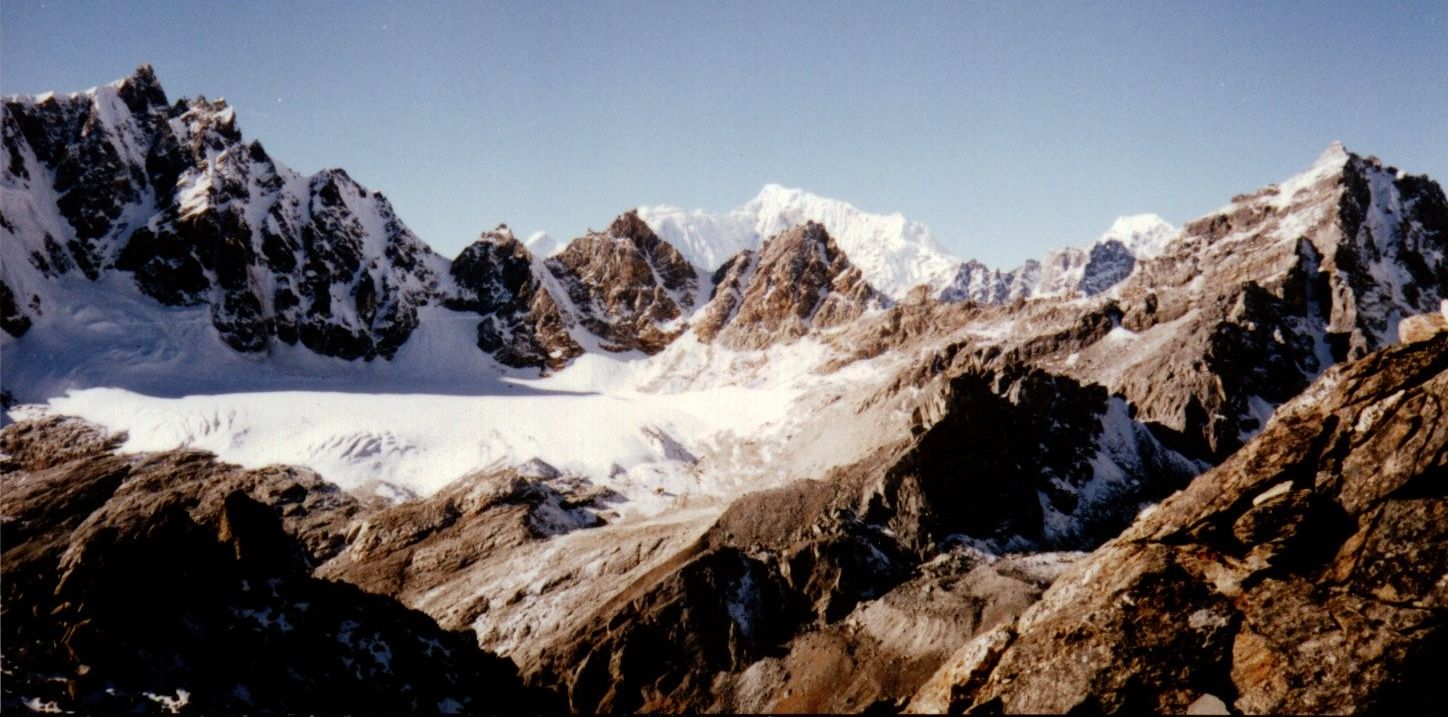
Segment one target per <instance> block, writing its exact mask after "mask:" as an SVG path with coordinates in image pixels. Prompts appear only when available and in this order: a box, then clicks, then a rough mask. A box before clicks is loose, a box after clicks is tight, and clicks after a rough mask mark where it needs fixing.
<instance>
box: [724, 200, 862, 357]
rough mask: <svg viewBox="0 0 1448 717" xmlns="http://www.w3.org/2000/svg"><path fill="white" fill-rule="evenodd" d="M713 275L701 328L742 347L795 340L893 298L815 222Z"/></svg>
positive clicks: (746, 254)
mask: <svg viewBox="0 0 1448 717" xmlns="http://www.w3.org/2000/svg"><path fill="white" fill-rule="evenodd" d="M714 279H715V289H714V295H713V297H711V299H710V301H709V303H708V304H706V305H705V307H704V308H703V309H702V310H701V311H700V315H699V318H698V320H697V322H696V326H697V328H696V331H697V333H698V335H699V337H700V338H701V339H702V340H705V341H717V342H719V343H721V344H723V345H725V346H729V347H731V348H737V349H758V348H764V347H765V346H768V345H770V344H773V343H782V342H789V341H793V340H795V339H798V338H800V337H801V336H804V335H805V334H807V333H809V332H810V331H811V330H816V329H828V328H831V327H835V326H840V325H842V324H844V323H847V322H849V321H851V320H854V319H856V318H859V317H860V316H861V315H862V314H864V313H865V312H866V311H868V310H869V309H871V308H878V307H881V306H884V305H887V304H888V303H889V300H888V299H887V298H886V297H885V296H884V295H883V294H881V293H879V292H878V291H875V289H873V288H872V287H871V286H870V285H869V284H868V283H866V282H865V280H864V277H863V276H862V275H861V274H860V270H859V269H857V268H855V267H854V266H853V265H851V264H850V260H849V258H848V257H846V256H845V254H844V252H842V251H840V248H839V247H838V246H837V245H836V244H835V242H834V240H833V239H832V238H830V235H829V233H828V232H826V231H825V228H824V226H823V225H821V224H817V223H815V222H807V223H805V224H803V225H801V226H797V227H795V228H793V229H790V230H788V231H785V232H783V233H780V234H779V235H777V236H775V237H773V238H771V239H769V240H768V241H766V242H765V243H764V246H763V247H762V248H761V249H760V250H759V252H758V253H755V252H753V251H745V252H742V253H740V254H739V255H737V256H735V257H734V258H732V259H730V260H729V261H728V262H726V263H725V264H724V266H722V267H720V269H719V271H718V272H716V275H715V277H714Z"/></svg>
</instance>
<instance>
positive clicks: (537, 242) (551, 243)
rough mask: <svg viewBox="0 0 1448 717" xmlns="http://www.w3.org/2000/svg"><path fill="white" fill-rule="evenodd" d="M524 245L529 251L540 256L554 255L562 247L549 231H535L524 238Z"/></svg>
mask: <svg viewBox="0 0 1448 717" xmlns="http://www.w3.org/2000/svg"><path fill="white" fill-rule="evenodd" d="M523 246H526V247H528V251H530V252H532V253H533V256H536V257H540V258H547V257H550V256H553V255H554V254H557V253H558V250H559V249H560V248H561V247H560V246H559V244H558V240H557V239H554V238H553V235H551V234H549V233H548V232H533V233H532V234H530V235H529V236H528V238H527V239H524V240H523Z"/></svg>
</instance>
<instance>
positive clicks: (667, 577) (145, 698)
mask: <svg viewBox="0 0 1448 717" xmlns="http://www.w3.org/2000/svg"><path fill="white" fill-rule="evenodd" d="M117 443H118V438H117V437H115V436H106V435H104V434H103V433H102V432H99V431H97V430H96V429H94V428H93V427H90V426H87V425H85V424H83V423H81V422H79V421H76V420H74V419H61V418H50V419H44V420H40V421H27V422H21V423H17V424H13V425H10V426H7V427H6V428H5V429H3V431H0V447H3V450H4V452H5V456H6V458H5V462H4V464H3V468H4V473H3V475H0V485H3V488H4V490H3V491H0V510H3V515H4V523H3V529H4V535H3V539H4V545H5V551H4V554H3V559H4V564H5V571H6V581H5V588H4V590H5V592H4V621H3V624H4V635H3V637H4V661H5V678H6V679H5V687H4V690H5V693H4V694H5V697H4V699H5V706H6V708H7V709H17V708H19V707H21V706H22V705H28V706H46V705H53V706H55V707H59V708H63V709H70V710H82V711H92V710H101V711H118V710H121V711H125V710H131V709H151V710H158V709H163V708H164V709H185V710H194V711H197V712H203V713H204V712H215V711H252V710H262V711H265V710H282V711H298V710H300V711H322V712H345V711H354V710H365V711H373V710H377V709H387V710H397V711H401V712H433V711H443V712H446V711H450V710H454V709H456V710H462V711H467V712H502V713H516V712H520V711H521V712H556V711H563V710H565V709H567V708H568V707H570V706H571V708H572V709H574V710H578V711H583V712H594V711H602V712H618V711H634V710H655V711H657V710H691V709H700V710H702V709H713V710H727V711H761V710H773V711H857V710H863V709H870V708H873V709H877V710H879V709H884V710H887V711H894V710H898V709H901V708H908V709H909V710H912V711H925V712H943V711H951V712H957V711H962V710H971V711H977V712H982V711H1002V710H1003V711H1006V712H1021V711H1024V712H1066V711H1071V710H1079V709H1089V710H1093V711H1095V710H1102V711H1107V712H1119V711H1140V710H1148V711H1162V712H1181V711H1185V710H1187V709H1189V708H1197V709H1202V708H1205V707H1214V706H1215V707H1226V708H1231V709H1234V710H1237V711H1243V712H1360V711H1368V710H1399V709H1416V710H1422V709H1426V708H1427V707H1428V705H1430V704H1431V703H1432V700H1433V699H1434V696H1435V695H1436V693H1437V691H1436V689H1435V685H1434V684H1433V683H1432V679H1433V677H1434V676H1435V675H1436V672H1435V670H1436V666H1437V665H1441V664H1442V662H1443V660H1444V659H1448V653H1445V646H1448V629H1445V628H1448V534H1445V531H1448V333H1437V334H1434V335H1431V336H1429V337H1427V338H1426V340H1423V341H1419V342H1415V343H1410V344H1406V345H1397V346H1393V347H1390V348H1388V349H1385V350H1382V351H1379V352H1375V353H1373V354H1370V355H1368V356H1366V357H1365V358H1363V359H1360V360H1358V361H1355V362H1352V363H1349V364H1344V365H1342V366H1339V367H1337V368H1334V369H1332V370H1330V371H1329V372H1328V373H1327V374H1326V375H1325V376H1324V377H1323V378H1322V379H1321V380H1320V381H1318V382H1317V383H1316V384H1314V385H1313V386H1312V387H1311V388H1310V389H1309V390H1308V391H1307V392H1305V393H1304V394H1303V395H1302V396H1300V397H1299V398H1297V399H1295V400H1294V401H1292V402H1291V403H1289V404H1288V405H1287V406H1285V407H1284V408H1283V409H1282V410H1281V411H1279V413H1278V415H1277V416H1276V417H1275V418H1274V420H1273V421H1272V422H1271V423H1270V424H1269V425H1268V427H1267V428H1266V430H1265V431H1263V432H1262V433H1261V434H1260V435H1259V436H1257V437H1256V438H1255V439H1253V440H1252V441H1251V442H1249V443H1248V444H1247V446H1246V447H1245V448H1243V449H1242V450H1241V451H1239V452H1238V453H1236V454H1234V455H1233V456H1232V457H1231V458H1229V459H1228V460H1227V461H1226V462H1224V463H1223V464H1222V465H1220V466H1218V467H1217V468H1215V469H1213V470H1212V471H1210V472H1208V473H1207V474H1205V475H1203V476H1201V477H1199V478H1197V479H1196V480H1194V481H1193V482H1192V483H1191V484H1190V485H1189V486H1188V487H1187V488H1186V489H1185V490H1183V491H1181V492H1179V493H1177V494H1175V495H1173V496H1171V497H1169V498H1168V499H1166V500H1165V501H1163V502H1162V503H1160V504H1159V505H1157V506H1155V507H1153V508H1151V509H1149V510H1148V511H1147V512H1145V513H1144V514H1143V515H1142V516H1141V517H1139V518H1138V519H1137V520H1136V521H1135V522H1134V523H1133V524H1132V525H1131V526H1130V527H1129V528H1127V530H1126V531H1125V532H1124V533H1122V534H1121V535H1120V536H1119V537H1117V538H1115V539H1113V540H1111V541H1109V542H1107V543H1106V544H1105V545H1103V546H1102V547H1100V548H1099V549H1097V550H1095V551H1094V552H1091V553H1090V554H1087V555H1084V556H1082V555H1081V554H1073V553H1037V554H1018V555H1004V556H994V555H990V554H987V553H982V552H980V551H979V550H977V549H974V548H971V547H970V546H968V545H959V546H957V547H956V548H949V547H946V548H945V549H937V548H935V547H930V546H933V545H935V543H934V541H915V540H912V539H911V533H910V532H909V531H910V529H911V528H912V527H913V529H914V530H917V531H920V530H925V529H926V526H929V525H932V524H933V523H932V522H931V521H932V520H939V518H938V517H936V518H932V517H931V516H932V515H933V513H932V505H935V506H936V507H935V508H934V510H936V511H938V510H940V506H943V505H948V503H938V504H932V503H931V500H930V494H929V492H928V490H925V491H922V488H921V487H920V486H916V487H914V488H911V489H910V490H909V491H906V492H900V487H899V486H900V484H899V483H898V482H895V483H894V485H895V488H894V490H895V492H894V493H893V494H891V493H889V491H890V490H891V488H890V486H891V484H892V481H894V479H891V478H889V476H899V475H901V473H902V468H901V467H902V466H908V465H913V464H912V463H911V461H912V460H915V461H918V460H922V459H923V458H922V457H921V456H922V454H920V451H921V450H922V449H921V448H919V447H917V448H915V449H912V450H911V451H907V452H906V454H905V455H901V456H892V457H888V458H877V459H876V460H875V461H874V462H873V463H872V462H867V463H865V464H861V465H858V466H853V467H851V468H849V469H845V470H841V471H839V472H838V473H837V474H835V475H833V476H831V477H830V478H828V479H826V480H824V481H806V482H802V483H797V484H792V485H790V486H787V487H785V488H781V489H777V490H775V491H771V492H766V493H761V494H756V495H754V496H750V497H746V498H744V499H742V500H740V501H738V502H736V503H735V504H734V505H733V506H732V507H731V508H730V509H729V510H728V511H727V512H726V513H725V514H724V515H723V516H721V517H720V518H718V519H717V520H715V521H713V522H712V523H711V524H710V525H708V526H707V527H706V528H704V529H703V531H702V533H701V534H700V535H699V537H698V538H697V539H696V540H695V541H694V542H692V543H690V544H687V545H683V546H680V547H679V548H678V549H677V550H676V552H672V553H670V552H668V550H669V549H668V548H667V541H664V540H662V539H661V538H659V537H658V536H655V539H654V540H653V541H652V544H653V545H654V549H655V551H658V550H660V549H662V550H664V551H665V552H663V553H656V555H655V557H654V558H653V559H652V560H653V562H652V564H649V560H648V559H646V558H645V559H637V558H636V559H635V560H634V561H633V562H632V564H631V565H630V566H629V567H630V568H632V569H635V572H634V573H628V571H627V570H625V571H623V574H624V575H627V576H630V577H631V578H632V583H631V584H624V583H621V582H617V581H616V584H615V586H616V587H618V588H620V589H618V590H617V592H616V594H614V596H613V597H612V598H610V599H607V600H604V601H603V603H602V604H601V605H598V606H597V607H595V608H593V609H592V611H591V612H589V613H588V614H584V615H572V616H559V618H558V620H557V621H558V622H559V623H560V624H559V625H556V626H554V629H553V630H552V631H551V632H544V633H540V634H539V635H538V636H537V639H538V640H539V641H540V642H541V643H542V644H538V645H533V646H530V647H529V648H528V649H515V650H514V654H515V656H525V658H524V659H525V661H526V663H527V664H524V665H522V668H523V669H522V673H523V674H524V675H526V676H527V680H528V681H529V682H531V684H532V685H533V686H532V687H526V686H524V678H523V677H520V671H519V669H518V666H516V665H515V664H514V663H513V662H512V661H510V660H507V659H501V658H498V657H495V656H493V655H491V654H489V653H487V652H485V651H484V650H482V649H480V648H479V647H478V638H477V636H475V635H473V634H472V633H471V632H470V631H468V630H449V629H444V628H443V627H439V624H438V622H437V621H436V620H435V618H434V617H432V616H429V615H428V614H424V613H422V612H418V611H416V610H413V609H409V608H408V607H406V606H404V604H403V603H402V602H399V600H398V597H399V596H406V595H412V596H413V598H412V600H413V601H415V600H416V599H417V598H418V596H419V595H420V594H422V593H424V592H426V591H431V590H433V589H434V588H437V587H438V585H439V584H441V583H444V582H445V581H446V579H447V578H448V577H450V576H454V575H456V574H457V573H459V572H460V571H465V570H466V569H467V568H468V566H469V565H472V564H474V563H484V564H485V563H487V562H488V561H489V560H496V559H497V557H498V555H499V554H504V553H507V552H508V551H510V550H519V549H522V548H523V546H527V545H529V544H536V543H540V542H542V541H543V539H544V538H546V537H547V536H549V535H551V534H554V533H556V532H557V531H559V530H560V529H561V530H568V529H576V528H578V527H586V526H581V525H578V524H577V523H578V522H579V521H584V522H586V521H587V520H588V517H587V516H589V515H591V514H589V513H586V512H578V511H577V510H576V508H577V506H578V505H581V504H587V503H588V502H589V501H592V500H595V499H597V496H590V495H577V494H569V493H567V491H560V490H559V489H558V488H557V487H556V486H555V487H550V486H549V485H547V482H546V481H543V480H540V479H539V478H538V477H536V476H535V477H528V476H522V475H519V474H517V473H512V472H505V473H493V474H480V475H477V476H474V477H472V478H470V479H467V480H465V481H461V482H460V483H459V484H458V485H457V486H454V488H453V489H450V490H449V491H446V492H444V493H442V494H439V495H438V496H436V497H434V498H432V499H429V500H428V501H424V502H421V503H417V502H414V503H407V504H402V505H400V506H388V505H384V504H381V503H369V502H367V501H365V500H361V499H358V498H356V497H354V496H351V495H349V494H346V493H343V492H340V491H338V490H336V489H335V488H334V487H332V486H329V485H328V484H326V483H324V482H322V481H320V480H319V479H318V478H317V477H316V476H315V475H312V474H310V473H308V472H306V471H299V470H296V469H290V468H280V467H279V468H275V469H266V470H260V471H244V470H240V469H237V468H235V467H232V466H228V465H225V464H221V463H218V462H216V461H215V460H214V459H213V458H211V457H210V456H208V455H206V454H201V453H196V452H186V451H173V452H169V453H162V454H141V455H122V454H118V453H116V450H115V449H116V446H117ZM922 443H923V441H922ZM882 468H883V470H881V469H882ZM882 481H883V482H882ZM892 501H893V502H894V503H895V504H897V505H907V504H908V505H913V506H916V508H915V509H914V512H910V511H907V510H902V509H900V508H898V507H897V508H896V509H895V511H894V516H895V521H896V522H895V523H893V524H891V523H888V522H884V523H882V521H880V520H879V515H878V514H872V512H871V511H876V512H877V513H878V512H879V511H882V510H885V508H883V507H882V506H885V505H887V504H889V503H891V502H892ZM956 519H961V520H963V519H965V518H963V517H959V516H957V518H956ZM886 525H889V526H890V527H885V526H886ZM585 532H586V531H585ZM642 542H649V541H647V540H644V541H642ZM661 546H662V547H661ZM640 567H642V568H647V569H646V570H639V568H640ZM605 572H607V571H605ZM605 582H606V576H605ZM625 582H627V581H625ZM602 592H603V591H600V594H601V593H602ZM497 597H499V598H504V599H506V598H507V596H497ZM514 599H516V600H526V599H527V598H526V597H525V596H522V595H519V596H516V597H515V598H514ZM483 609H487V608H486V604H485V605H484V606H483ZM443 622H450V623H458V622H462V623H463V624H466V622H467V620H458V619H456V618H454V619H451V620H450V619H448V618H446V617H444V618H443ZM454 626H455V627H456V626H457V625H456V624H454ZM525 640H526V636H525Z"/></svg>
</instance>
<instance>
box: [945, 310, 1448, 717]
mask: <svg viewBox="0 0 1448 717" xmlns="http://www.w3.org/2000/svg"><path fill="white" fill-rule="evenodd" d="M1445 396H1448V333H1441V334H1439V335H1438V336H1437V337H1435V338H1432V339H1430V340H1428V341H1426V342H1422V343H1416V344H1412V345H1407V346H1395V347H1392V348H1390V349H1387V350H1384V351H1381V352H1378V353H1374V354H1370V355H1368V356H1367V357H1365V358H1363V359H1361V360H1359V361H1356V362H1354V363H1351V364H1348V365H1345V366H1342V367H1339V368H1335V369H1333V370H1332V371H1330V372H1329V373H1328V374H1327V375H1326V376H1324V377H1323V379H1322V380H1321V381H1319V382H1317V383H1316V384H1315V385H1314V386H1313V387H1312V388H1311V389H1310V390H1309V391H1307V392H1306V393H1304V394H1303V395H1302V396H1301V397H1299V398H1298V399H1296V400H1294V401H1293V402H1292V403H1291V404H1289V405H1288V406H1285V407H1284V408H1283V409H1282V410H1281V411H1280V412H1279V414H1278V416H1277V417H1276V418H1275V419H1274V420H1273V421H1272V424H1271V425H1270V426H1269V427H1268V428H1267V430H1266V431H1264V432H1263V433H1262V434H1261V435H1260V436H1258V437H1257V438H1256V439H1254V440H1253V441H1252V442H1251V443H1250V444H1248V445H1247V447H1246V448H1244V449H1243V450H1242V451H1241V452H1239V453H1237V454H1236V455H1234V456H1233V457H1232V458H1231V459H1229V460H1228V461H1226V462H1225V463H1223V464H1222V465H1221V466H1219V467H1218V468H1216V469H1214V470H1213V471H1211V472H1209V473H1207V474H1206V475H1204V476H1202V477H1200V478H1198V479H1197V480H1196V481H1194V482H1193V483H1192V485H1191V486H1190V487H1189V488H1188V489H1187V490H1185V491H1183V492H1182V493H1180V494H1178V495H1175V496H1173V497H1171V498H1170V499H1168V500H1167V501H1165V502H1163V503H1162V504H1161V505H1159V506H1157V507H1156V508H1155V509H1154V510H1153V511H1151V512H1150V513H1149V514H1146V515H1144V516H1143V517H1142V518H1140V519H1139V520H1137V521H1136V523H1135V524H1134V525H1133V526H1132V527H1131V528H1130V529H1129V530H1127V531H1126V532H1125V533H1124V534H1123V535H1121V536H1120V537H1119V538H1117V539H1115V540H1113V541H1111V542H1110V543H1108V544H1107V545H1105V546H1103V547H1102V548H1101V549H1099V550H1097V551H1096V552H1095V553H1093V554H1092V555H1091V556H1090V557H1089V558H1087V559H1086V560H1083V561H1081V562H1080V563H1078V564H1077V565H1075V566H1073V567H1072V568H1071V569H1069V570H1068V572H1067V574H1066V575H1065V576H1064V577H1063V578H1061V579H1060V580H1059V581H1058V582H1057V583H1056V584H1055V585H1053V586H1052V587H1051V589H1050V590H1048V591H1047V592H1046V594H1045V595H1044V596H1043V598H1042V599H1041V601H1040V602H1039V603H1038V604H1036V605H1035V606H1034V607H1032V608H1031V609H1029V610H1028V611H1027V612H1026V613H1025V614H1024V615H1023V616H1022V617H1021V618H1020V620H1019V621H1018V622H1016V623H1015V624H1014V625H1006V626H1003V627H1002V628H1000V629H999V630H998V631H996V632H994V633H992V634H991V635H989V636H986V637H984V638H982V639H981V640H980V641H979V642H978V643H976V644H973V645H969V646H967V647H966V648H963V649H962V650H961V651H960V654H959V657H958V658H957V659H956V660H955V661H953V663H952V664H951V665H949V666H948V667H947V669H945V670H943V671H942V672H941V673H940V674H939V675H937V676H936V678H935V679H934V680H932V684H931V685H930V686H929V687H928V688H927V689H926V690H924V691H922V693H921V694H920V695H917V697H916V706H917V707H919V708H921V709H923V710H925V711H944V710H945V709H946V708H947V707H948V708H949V709H950V710H951V711H955V710H959V709H963V708H969V707H971V706H972V705H975V706H976V708H977V709H995V710H1001V709H1004V710H1005V711H1007V712H1016V711H1024V712H1065V711H1069V710H1074V709H1091V710H1102V711H1106V712H1116V711H1140V710H1146V711H1155V712H1175V711H1181V710H1184V709H1186V708H1188V707H1189V706H1191V705H1193V704H1206V703H1208V702H1215V703H1217V704H1222V703H1225V704H1226V705H1231V706H1234V707H1235V708H1236V709H1238V710H1241V711H1243V712H1248V713H1260V712H1272V713H1318V714H1322V713H1338V712H1354V713H1355V712H1362V711H1399V710H1409V711H1412V710H1414V709H1425V708H1427V705H1429V704H1430V703H1433V702H1434V701H1435V700H1436V695H1437V693H1438V689H1437V686H1436V684H1434V675H1435V667H1434V666H1435V665H1438V664H1441V661H1442V659H1443V657H1444V645H1445V642H1444V639H1443V635H1444V633H1445V630H1448V594H1445V592H1444V587H1445V586H1444V582H1443V579H1442V578H1443V575H1444V574H1445V573H1448V550H1445V546H1448V541H1445V538H1448V535H1445V534H1444V529H1445V526H1448V494H1445V488H1448V483H1445V476H1448V413H1445V408H1448V407H1445V405H1444V398H1445Z"/></svg>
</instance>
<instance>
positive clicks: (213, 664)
mask: <svg viewBox="0 0 1448 717" xmlns="http://www.w3.org/2000/svg"><path fill="white" fill-rule="evenodd" d="M122 438H124V437H121V436H107V435H105V434H104V433H101V432H98V431H96V430H95V428H94V427H91V426H88V425H86V424H83V423H81V422H78V421H75V420H74V419H60V418H52V419H47V420H44V421H40V422H23V423H18V424H12V425H10V426H7V427H6V428H4V429H3V430H0V447H3V450H4V454H5V458H4V462H3V465H0V484H3V485H4V490H3V491H0V503H3V512H4V515H5V518H4V522H3V523H0V529H3V531H4V544H5V553H4V562H5V571H6V580H5V590H4V608H3V614H4V621H3V624H4V653H5V654H4V657H5V683H4V691H3V698H0V699H3V704H4V705H5V708H6V709H7V710H18V709H20V708H22V707H25V708H29V709H31V710H40V711H44V710H52V711H56V710H61V711H69V710H79V711H103V712H116V711H125V712H131V711H141V712H159V711H168V712H173V713H174V712H187V713H190V712H199V713H206V712H214V711H224V712H236V711H242V712H252V711H264V712H270V711H284V712H290V711H296V710H310V711H318V712H326V713H333V712H346V711H356V710H361V711H373V710H377V709H386V710H395V711H400V712H409V713H416V712H440V713H446V712H459V711H465V712H485V713H498V714H514V713H519V712H525V713H536V712H544V713H551V712H554V711H556V710H557V709H559V708H560V707H561V705H558V704H557V703H556V702H552V701H551V699H552V698H551V697H550V696H549V695H548V694H547V693H543V692H537V691H532V690H528V689H526V688H524V687H523V685H522V684H521V682H520V681H519V678H518V674H517V671H516V668H515V667H514V666H513V665H512V664H511V663H510V662H509V661H507V660H504V659H500V658H498V657H496V656H494V655H491V654H488V653H485V652H483V651H481V650H479V649H478V647H477V643H476V639H475V637H474V636H473V635H471V634H469V633H462V632H450V631H447V630H444V629H442V628H439V627H438V626H437V624H436V623H435V622H434V621H433V620H432V619H431V618H429V617H427V616H426V615H424V614H422V613H420V612H417V611H415V610H411V609H408V608H406V607H403V606H402V605H401V604H399V603H397V602H396V601H395V600H392V599H390V598H387V597H382V596H380V595H377V594H373V593H368V592H364V591H363V590H360V589H358V588H357V587H354V586H353V585H350V584H347V583H339V582H331V581H327V580H322V579H318V578H317V577H314V576H313V575H312V571H313V568H314V567H315V566H317V565H319V564H321V563H322V562H324V561H326V560H328V559H329V558H332V557H333V556H335V555H336V554H337V553H338V552H339V551H341V550H342V549H343V548H344V547H346V546H347V544H348V542H349V540H351V541H354V542H355V538H352V537H349V536H348V534H347V526H348V525H349V523H350V522H351V521H353V520H354V519H356V518H357V517H359V516H362V515H366V514H367V513H368V512H370V511H371V510H373V509H374V508H375V506H371V505H368V504H365V503H362V502H359V501H358V500H357V499H356V498H354V497H352V496H350V495H348V494H346V493H343V492H341V491H339V490H338V489H337V488H336V487H335V486H332V485H330V484H327V483H325V482H323V481H321V480H320V479H319V478H317V476H316V475H315V474H311V473H309V472H306V471H298V470H296V469H291V468H281V467H278V468H272V469H266V470H261V471H243V470H239V469H237V468H235V467H234V466H228V465H225V464H220V463H217V462H216V461H215V460H214V459H213V458H212V457H210V456H208V455H206V454H201V453H196V452H189V451H174V452H170V453H165V454H142V455H132V456H122V455H117V454H116V453H115V452H114V450H115V447H116V446H117V445H118V444H119V442H120V440H121V439H122Z"/></svg>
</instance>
